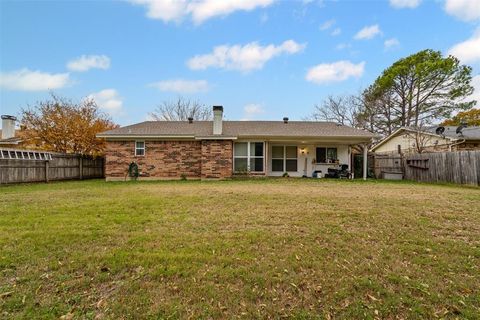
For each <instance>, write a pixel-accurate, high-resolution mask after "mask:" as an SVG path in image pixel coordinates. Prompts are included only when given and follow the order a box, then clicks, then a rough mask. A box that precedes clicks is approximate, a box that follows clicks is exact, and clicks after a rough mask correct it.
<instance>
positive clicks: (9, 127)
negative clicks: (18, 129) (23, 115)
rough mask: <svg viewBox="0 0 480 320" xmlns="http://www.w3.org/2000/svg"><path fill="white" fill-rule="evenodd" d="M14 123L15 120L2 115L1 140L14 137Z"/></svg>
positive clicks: (12, 117)
mask: <svg viewBox="0 0 480 320" xmlns="http://www.w3.org/2000/svg"><path fill="white" fill-rule="evenodd" d="M15 121H17V118H15V117H14V116H9V115H6V114H4V115H2V139H9V138H14V137H15Z"/></svg>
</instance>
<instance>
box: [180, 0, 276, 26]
mask: <svg viewBox="0 0 480 320" xmlns="http://www.w3.org/2000/svg"><path fill="white" fill-rule="evenodd" d="M272 3H273V0H233V1H232V0H230V1H225V0H202V1H192V2H190V3H189V5H188V8H187V9H188V11H189V12H190V13H191V15H192V19H193V21H194V22H195V23H197V24H199V23H202V22H204V21H205V20H208V19H210V18H213V17H215V16H226V15H229V14H230V13H232V12H234V11H237V10H241V11H251V10H253V9H255V8H257V7H262V8H265V7H267V6H269V5H271V4H272Z"/></svg>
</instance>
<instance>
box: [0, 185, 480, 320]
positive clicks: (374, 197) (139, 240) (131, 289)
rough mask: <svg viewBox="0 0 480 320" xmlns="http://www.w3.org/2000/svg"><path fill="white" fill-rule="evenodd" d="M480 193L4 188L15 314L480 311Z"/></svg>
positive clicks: (0, 285)
mask: <svg viewBox="0 0 480 320" xmlns="http://www.w3.org/2000/svg"><path fill="white" fill-rule="evenodd" d="M478 208H480V190H479V189H478V188H466V187H456V186H445V185H443V186H440V185H426V184H414V183H405V182H402V183H393V182H391V183H388V182H376V181H370V182H361V181H318V180H297V179H278V180H254V181H219V182H191V181H187V182H184V181H182V182H180V181H176V182H142V183H140V182H138V183H135V182H132V183H104V182H103V181H83V182H68V183H52V184H48V185H42V184H39V185H24V186H13V187H12V186H10V187H2V188H0V234H1V235H2V236H1V237H0V248H1V254H0V272H1V273H0V295H2V296H1V297H0V308H1V316H5V317H7V318H32V317H38V318H58V317H60V316H62V315H66V316H67V317H73V318H87V319H88V318H92V319H93V318H97V319H99V318H105V319H134V318H219V319H224V318H236V317H238V318H278V317H287V318H301V319H306V318H326V319H328V318H390V319H405V318H428V319H431V318H456V317H459V318H471V319H474V318H478V314H480V293H479V290H478V288H479V287H480V279H479V276H478V274H479V271H480V270H479V267H480V248H479V246H480V237H479V234H480V213H479V211H480V210H478Z"/></svg>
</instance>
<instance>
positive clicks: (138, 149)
mask: <svg viewBox="0 0 480 320" xmlns="http://www.w3.org/2000/svg"><path fill="white" fill-rule="evenodd" d="M144 155H145V141H135V156H144Z"/></svg>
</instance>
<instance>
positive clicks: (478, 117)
mask: <svg viewBox="0 0 480 320" xmlns="http://www.w3.org/2000/svg"><path fill="white" fill-rule="evenodd" d="M462 122H464V123H466V124H467V126H480V109H471V110H468V111H463V112H459V113H458V114H457V115H456V116H454V117H452V118H451V119H447V120H445V121H443V122H442V126H458V125H460V124H461V123H462Z"/></svg>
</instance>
